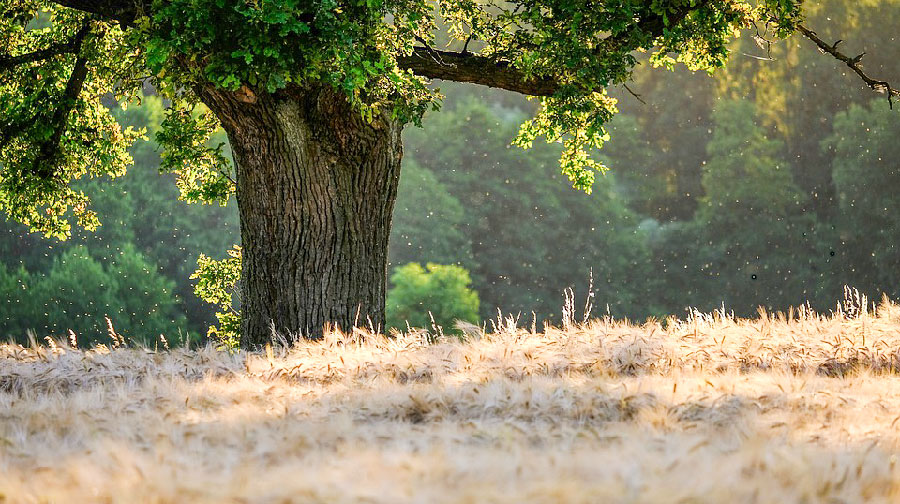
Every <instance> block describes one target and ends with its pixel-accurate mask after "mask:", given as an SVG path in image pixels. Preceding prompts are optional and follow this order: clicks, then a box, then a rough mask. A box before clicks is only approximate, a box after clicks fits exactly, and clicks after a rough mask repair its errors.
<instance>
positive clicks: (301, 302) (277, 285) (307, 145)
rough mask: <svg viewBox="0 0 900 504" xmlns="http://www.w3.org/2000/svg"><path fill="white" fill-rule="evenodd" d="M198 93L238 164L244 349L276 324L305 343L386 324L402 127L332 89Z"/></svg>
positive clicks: (281, 331)
mask: <svg viewBox="0 0 900 504" xmlns="http://www.w3.org/2000/svg"><path fill="white" fill-rule="evenodd" d="M201 96H202V98H203V101H204V102H205V103H206V104H207V105H208V106H209V107H210V108H211V109H212V110H213V111H214V112H215V113H216V115H217V116H218V117H219V119H220V120H221V121H222V124H223V126H224V128H225V130H226V132H227V133H228V137H229V140H230V141H231V146H232V149H233V152H234V158H235V164H236V165H237V201H238V207H239V210H240V216H241V240H242V246H243V271H242V285H241V293H242V298H241V308H242V309H241V311H242V313H243V320H242V324H243V326H242V336H241V338H242V342H241V343H242V345H243V346H244V347H254V346H258V345H261V344H264V343H265V342H267V341H269V340H270V338H271V337H272V330H273V329H274V330H275V331H277V332H278V333H279V334H282V335H286V336H288V335H290V336H303V337H306V338H317V337H320V336H321V335H322V330H323V327H324V326H325V325H326V324H333V325H334V326H337V327H339V328H341V329H343V330H349V329H350V328H351V327H354V326H369V325H372V326H373V327H375V328H376V329H380V328H381V329H383V324H384V302H385V291H386V275H387V247H388V237H389V235H390V229H391V214H392V212H393V207H394V201H395V199H396V196H397V182H398V181H399V177H400V158H401V156H402V145H401V141H400V132H401V125H400V124H398V123H397V122H396V121H393V120H391V119H390V118H389V117H388V116H382V117H378V118H376V120H375V121H374V122H373V123H371V124H369V123H367V122H366V121H364V120H363V119H362V118H361V117H360V116H359V114H358V113H357V112H355V111H353V110H352V109H351V107H350V105H349V104H348V103H347V100H346V99H345V98H344V97H343V96H341V95H338V94H336V93H335V92H334V91H332V90H329V89H313V90H304V91H297V90H294V91H293V92H291V93H279V94H278V95H275V96H273V95H261V96H259V97H253V99H252V100H248V99H247V98H248V97H247V96H246V94H241V93H229V92H225V91H221V90H216V89H214V88H212V87H210V88H206V89H203V90H201Z"/></svg>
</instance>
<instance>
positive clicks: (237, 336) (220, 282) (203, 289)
mask: <svg viewBox="0 0 900 504" xmlns="http://www.w3.org/2000/svg"><path fill="white" fill-rule="evenodd" d="M191 280H197V285H196V287H195V288H194V293H195V294H196V295H197V297H199V298H200V299H202V300H204V301H206V302H207V303H210V304H213V305H216V306H217V307H218V308H219V311H217V312H216V320H218V321H219V325H218V326H210V328H209V330H208V331H207V336H208V337H209V338H211V339H213V340H215V341H216V342H217V343H218V345H219V346H220V347H222V348H226V349H229V350H233V349H237V348H239V347H240V344H241V313H240V306H239V301H238V303H235V301H236V299H237V298H238V297H239V294H240V293H239V291H238V288H237V287H238V283H239V282H240V280H241V248H240V247H239V246H237V245H235V246H234V247H232V248H231V250H229V251H228V257H227V258H226V259H222V260H219V261H217V260H215V259H212V258H210V257H207V256H206V255H204V254H200V259H198V261H197V271H195V272H194V274H193V275H191ZM236 304H237V306H236Z"/></svg>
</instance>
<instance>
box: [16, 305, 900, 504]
mask: <svg viewBox="0 0 900 504" xmlns="http://www.w3.org/2000/svg"><path fill="white" fill-rule="evenodd" d="M515 326H516V324H515V322H513V321H511V320H509V319H507V320H502V319H501V320H498V323H497V324H495V330H494V331H490V332H489V333H488V334H482V333H480V332H478V331H472V330H471V328H470V329H469V332H470V333H473V334H470V337H469V339H468V340H467V341H459V340H457V339H454V338H444V339H440V340H439V341H437V342H436V343H428V339H427V338H426V336H425V335H421V334H418V335H416V334H413V335H399V336H396V337H392V338H387V337H383V336H378V335H370V334H366V333H362V332H359V331H357V332H355V333H353V334H350V335H342V334H339V333H334V334H331V335H330V336H328V337H327V338H325V340H323V341H319V342H297V343H296V344H295V345H293V346H291V347H285V346H281V345H276V346H275V347H274V348H269V349H268V350H267V351H266V352H261V353H258V354H247V353H236V354H229V353H227V352H220V351H216V350H214V349H212V348H205V349H200V350H185V349H173V350H171V351H162V350H160V351H155V350H149V349H142V348H133V347H127V346H120V345H119V344H118V343H119V342H117V343H116V344H115V345H112V344H111V345H110V346H109V347H105V346H101V347H97V348H94V349H91V350H87V351H83V350H77V349H74V348H71V347H69V346H68V345H66V344H65V343H64V342H61V341H60V342H57V341H53V340H48V342H47V343H46V344H44V345H36V344H33V345H31V346H30V347H21V346H16V345H5V346H0V502H3V503H7V502H10V503H12V502H148V503H168V502H217V503H218V502H234V503H256V502H259V503H280V502H329V503H331V502H384V503H406V502H410V503H412V502H415V503H419V502H422V503H431V502H464V503H476V502H477V503H482V502H487V503H491V502H510V503H513V502H515V503H519V502H566V503H568V502H572V503H581V502H583V503H599V502H612V503H619V502H622V503H624V502H629V503H630V502H635V503H705V502H710V503H718V502H728V503H731V502H739V503H740V502H748V503H750V502H759V503H771V502H798V503H813V502H828V503H839V502H847V503H851V502H863V501H865V502H898V501H900V467H898V465H897V454H898V453H900V436H898V430H900V375H898V370H900V306H897V305H895V304H892V303H890V302H888V301H885V302H883V303H882V304H881V305H879V306H878V307H876V308H874V309H872V310H868V311H858V312H856V313H852V314H848V313H846V312H844V311H842V310H837V311H836V313H831V314H829V315H827V316H826V315H818V314H815V313H813V312H811V311H810V310H808V309H801V310H799V311H792V312H790V313H788V314H778V315H775V316H773V315H769V314H766V313H764V312H763V313H760V315H759V317H758V318H755V319H752V320H740V319H735V318H734V317H731V316H728V315H727V314H725V313H722V312H719V313H714V314H710V315H702V314H699V313H694V314H692V315H691V316H690V317H688V318H687V319H684V320H674V319H670V320H667V321H665V322H664V323H658V322H652V321H651V322H647V323H645V324H637V325H636V324H631V323H628V322H624V321H615V320H611V319H609V318H606V319H600V320H594V321H591V322H588V323H586V324H574V323H569V324H566V327H565V329H556V328H547V329H546V330H544V331H543V332H542V333H536V332H534V331H533V330H532V329H530V328H527V327H526V328H521V327H515Z"/></svg>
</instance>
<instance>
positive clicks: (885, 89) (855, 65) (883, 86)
mask: <svg viewBox="0 0 900 504" xmlns="http://www.w3.org/2000/svg"><path fill="white" fill-rule="evenodd" d="M797 31H799V32H800V33H801V34H803V36H804V37H806V38H808V39H810V40H812V41H813V42H815V44H816V45H817V46H819V49H820V50H821V51H822V52H824V53H828V54H830V55H832V56H834V58H835V59H837V60H839V61H842V62H844V64H846V65H847V66H848V67H850V69H851V70H853V71H854V72H855V73H856V75H858V76H859V78H860V79H862V81H863V82H865V83H866V85H867V86H869V87H870V88H871V89H872V90H874V91H877V92H879V93H886V94H887V99H888V104H889V105H890V107H891V109H893V108H894V97H898V98H900V90H897V89H895V88H894V87H893V86H891V84H890V83H889V82H888V81H883V80H878V79H873V78H871V77H869V76H868V75H866V73H865V72H864V71H863V69H862V67H861V66H860V64H859V62H860V60H861V59H862V57H863V55H865V54H866V53H862V54H860V55H859V56H855V57H852V58H851V57H850V56H847V55H846V54H844V53H842V52H840V51H838V50H837V46H838V45H839V44H840V43H841V42H842V40H838V41H837V42H835V43H834V44H828V43H826V42H825V41H824V40H822V39H821V38H819V36H818V35H816V32H814V31H812V30H810V29H809V28H807V27H805V26H803V25H797Z"/></svg>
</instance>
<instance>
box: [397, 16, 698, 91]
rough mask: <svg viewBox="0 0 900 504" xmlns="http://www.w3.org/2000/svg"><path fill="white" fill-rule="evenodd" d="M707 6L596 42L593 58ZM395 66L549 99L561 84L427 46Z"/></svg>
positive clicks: (644, 22) (500, 63)
mask: <svg viewBox="0 0 900 504" xmlns="http://www.w3.org/2000/svg"><path fill="white" fill-rule="evenodd" d="M709 2H710V0H702V1H701V2H698V3H697V4H696V5H694V6H693V7H690V6H686V7H683V8H681V9H679V10H677V11H675V12H671V13H669V14H668V16H667V18H666V17H663V16H661V15H656V14H654V15H650V16H648V17H646V18H643V19H641V20H640V21H638V22H637V23H635V24H634V25H632V26H631V28H629V29H627V30H624V31H622V32H621V33H619V34H617V35H615V36H610V37H607V38H605V39H603V40H602V41H600V43H599V44H597V47H596V48H595V49H594V54H595V56H596V57H603V56H605V55H606V54H609V53H611V52H614V51H621V50H623V49H628V47H627V46H629V45H630V44H631V43H632V42H633V41H632V38H633V37H634V36H635V35H637V34H643V35H644V36H645V37H646V38H647V39H654V38H656V37H659V36H661V35H662V34H663V31H664V30H665V28H666V27H667V26H673V25H676V24H678V23H681V22H682V21H684V19H685V18H686V17H687V16H688V15H689V14H690V13H691V12H693V11H696V10H698V9H701V8H703V7H705V6H706V5H707V4H708V3H709ZM666 19H668V23H667V22H666ZM397 62H398V64H399V65H400V68H404V69H408V70H412V71H413V72H414V73H416V74H418V75H421V76H422V77H427V78H429V79H442V80H450V81H456V82H470V83H474V84H481V85H484V86H489V87H495V88H500V89H506V90H508V91H514V92H516V93H521V94H525V95H530V96H551V95H553V94H554V93H556V91H557V90H558V89H559V88H560V87H561V83H560V82H559V80H558V79H557V78H555V77H527V76H526V75H525V74H524V73H523V72H521V71H520V70H517V69H516V68H513V67H512V66H511V65H510V64H509V62H508V61H502V60H500V61H497V60H494V59H491V58H488V57H485V56H479V55H476V54H472V53H469V52H465V51H463V52H452V51H439V50H435V49H432V48H430V47H427V46H426V47H416V48H415V50H414V52H413V54H412V55H410V56H402V57H400V58H398V59H397Z"/></svg>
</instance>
